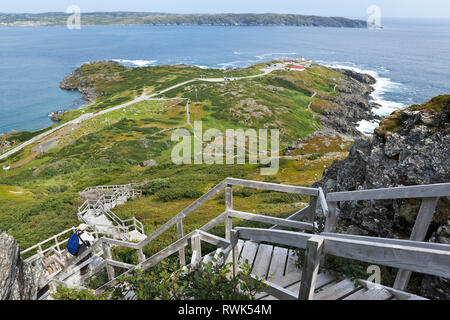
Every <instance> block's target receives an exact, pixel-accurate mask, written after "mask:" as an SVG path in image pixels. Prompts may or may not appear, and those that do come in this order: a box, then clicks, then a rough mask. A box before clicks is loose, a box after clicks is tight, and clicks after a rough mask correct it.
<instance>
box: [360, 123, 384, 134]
mask: <svg viewBox="0 0 450 320" xmlns="http://www.w3.org/2000/svg"><path fill="white" fill-rule="evenodd" d="M379 124H380V122H379V121H377V120H373V121H367V120H361V121H360V122H358V127H357V129H358V130H359V131H360V132H362V133H363V134H365V135H366V136H371V135H372V133H373V132H374V131H375V129H376V128H377V127H378V125H379Z"/></svg>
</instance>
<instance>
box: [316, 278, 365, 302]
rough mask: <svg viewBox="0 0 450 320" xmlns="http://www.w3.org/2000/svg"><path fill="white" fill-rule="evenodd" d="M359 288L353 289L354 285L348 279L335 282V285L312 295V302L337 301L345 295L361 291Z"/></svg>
mask: <svg viewBox="0 0 450 320" xmlns="http://www.w3.org/2000/svg"><path fill="white" fill-rule="evenodd" d="M361 288H362V287H361V286H360V285H358V286H357V287H355V283H354V282H353V281H351V280H349V279H345V280H342V281H339V282H337V283H336V284H334V285H332V286H330V287H328V288H326V289H324V290H323V291H321V292H319V293H317V294H315V295H314V300H339V299H343V298H345V297H346V296H347V295H349V294H351V293H353V292H356V291H358V290H361Z"/></svg>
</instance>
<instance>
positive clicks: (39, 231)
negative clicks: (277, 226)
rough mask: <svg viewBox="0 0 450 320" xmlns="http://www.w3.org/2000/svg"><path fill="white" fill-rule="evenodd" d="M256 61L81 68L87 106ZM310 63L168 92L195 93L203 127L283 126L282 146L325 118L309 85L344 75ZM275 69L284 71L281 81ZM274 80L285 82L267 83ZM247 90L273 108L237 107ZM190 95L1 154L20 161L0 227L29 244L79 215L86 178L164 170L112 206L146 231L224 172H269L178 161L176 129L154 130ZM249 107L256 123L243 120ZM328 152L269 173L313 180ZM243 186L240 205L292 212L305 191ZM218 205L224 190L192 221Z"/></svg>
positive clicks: (176, 117)
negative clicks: (40, 148) (92, 89)
mask: <svg viewBox="0 0 450 320" xmlns="http://www.w3.org/2000/svg"><path fill="white" fill-rule="evenodd" d="M260 67H262V65H258V66H252V67H250V68H246V69H242V70H232V71H223V70H217V69H207V70H204V69H199V68H195V67H188V66H158V67H148V68H136V69H130V68H125V67H123V66H120V65H117V64H114V63H92V64H88V65H84V66H83V67H82V68H81V69H80V72H81V77H82V80H83V81H87V82H89V83H92V84H94V85H95V86H96V88H97V93H98V94H99V96H98V98H97V101H96V103H95V104H93V105H92V106H90V107H88V108H85V109H84V111H85V112H92V111H93V110H99V109H104V108H107V107H110V106H113V105H115V104H118V103H122V102H123V101H126V99H131V98H132V97H133V96H134V95H135V94H136V93H138V92H143V91H144V90H145V91H146V92H149V93H151V92H156V91H159V90H161V89H163V88H167V87H169V86H171V85H174V84H177V83H180V82H183V81H185V80H189V79H192V78H194V77H199V76H201V75H203V76H205V77H224V76H227V77H235V76H246V75H252V74H258V73H260V71H259V68H260ZM312 69H313V70H311V71H310V70H308V71H305V72H302V73H289V72H285V71H277V72H275V73H274V74H273V75H269V76H266V77H263V78H257V79H252V80H242V81H237V82H233V83H226V84H222V83H202V82H196V83H192V84H189V85H187V86H185V87H180V88H177V89H175V90H173V91H170V92H168V93H167V94H166V95H165V97H176V96H183V97H185V98H189V99H191V104H190V111H191V122H192V123H194V121H196V120H203V130H204V132H205V131H206V130H207V129H209V128H218V129H219V130H225V129H237V128H244V129H247V128H255V129H259V128H263V127H267V128H278V129H281V144H282V148H285V147H286V146H288V145H289V144H290V143H291V142H292V141H294V140H297V139H299V138H302V137H305V136H306V135H308V134H310V133H313V132H314V131H315V130H317V128H320V124H319V123H318V122H317V121H316V120H315V118H314V114H313V113H312V112H311V111H309V110H308V109H307V106H308V104H309V102H310V101H311V98H310V96H311V92H312V91H311V90H315V91H320V90H324V91H323V92H322V91H320V92H321V94H322V95H327V94H329V93H328V91H329V90H328V89H329V87H333V86H334V81H331V80H327V79H331V78H338V77H339V74H337V73H334V72H333V71H330V70H329V69H326V68H316V67H314V68H312ZM309 73H312V74H309ZM279 77H282V78H283V79H287V80H283V81H280V79H279ZM75 80H76V79H74V81H75ZM327 81H328V82H330V84H329V85H327ZM283 85H284V86H285V87H282V86H283ZM274 86H280V88H282V90H280V91H277V90H273V89H271V88H273V87H274ZM196 89H197V90H196ZM248 98H251V99H253V100H254V101H255V103H256V104H257V105H260V106H263V107H261V109H263V110H268V112H262V113H261V116H258V117H257V116H255V115H253V114H252V112H254V111H252V110H250V109H248V108H247V107H244V108H242V113H241V114H236V113H235V114H233V110H236V108H237V107H236V106H237V105H238V104H239V103H240V102H241V101H242V100H245V99H248ZM185 105H186V101H182V102H180V103H179V104H176V103H172V102H167V101H144V102H139V103H136V104H133V105H131V106H128V107H127V108H125V109H124V110H122V109H120V110H116V111H114V112H110V113H108V114H106V115H100V116H97V117H95V118H93V119H90V120H87V121H84V122H82V123H80V124H78V125H76V126H72V127H73V130H72V129H71V127H69V128H67V129H65V131H64V130H61V131H60V132H58V133H56V135H57V136H58V139H59V140H58V142H59V145H58V147H57V148H55V149H53V150H50V151H49V152H48V153H46V154H34V153H33V152H31V148H33V147H34V146H29V147H27V148H25V149H23V150H22V151H20V152H18V153H17V154H15V155H13V156H11V157H9V158H8V159H5V160H3V161H0V165H3V164H5V163H9V164H17V163H19V164H20V165H18V167H16V168H14V169H11V170H10V171H1V172H0V185H1V186H4V187H3V189H1V188H0V228H1V229H2V230H5V231H8V232H9V233H11V234H12V235H13V236H14V237H16V238H17V240H18V241H19V243H20V245H21V247H22V248H25V247H27V246H30V245H32V244H35V243H37V242H39V241H41V240H44V239H46V238H47V237H50V236H51V235H53V234H55V233H58V232H60V231H62V230H64V229H66V228H69V227H72V226H73V225H76V224H78V223H79V222H78V221H77V218H76V211H77V208H78V206H79V205H81V202H82V199H80V198H79V194H78V193H79V192H80V191H81V190H83V189H84V188H86V187H89V186H96V185H103V184H127V183H130V182H138V183H143V184H147V185H148V184H149V183H150V184H151V183H152V182H154V181H159V180H160V179H164V180H166V183H167V186H166V187H164V188H160V189H158V190H155V191H154V192H153V193H151V194H148V195H147V196H145V197H142V198H141V199H139V200H136V201H131V202H129V203H127V204H126V205H124V206H122V207H119V208H116V209H115V210H114V211H115V212H116V211H117V213H118V214H119V215H120V216H122V217H124V218H126V217H131V216H136V217H137V218H138V219H140V220H141V221H143V222H144V223H145V225H146V230H147V234H148V233H149V232H151V231H152V230H156V228H157V227H158V226H160V225H162V224H163V223H165V222H167V221H168V220H169V219H170V218H171V217H173V216H174V215H176V214H177V213H178V212H180V211H181V210H183V209H184V208H185V207H186V206H188V205H189V204H190V203H191V202H192V201H193V199H196V198H198V197H199V196H201V195H202V194H204V193H205V192H207V191H208V190H209V188H211V187H212V186H214V185H216V184H217V183H219V182H220V181H221V180H223V179H224V178H226V177H235V178H243V179H253V180H267V179H268V178H267V177H265V176H261V175H260V166H259V165H248V164H247V165H180V166H178V165H174V164H172V162H171V160H170V155H171V150H172V148H173V146H174V145H175V143H174V142H172V141H171V140H170V135H171V131H168V132H165V133H163V134H157V135H155V133H156V132H158V131H159V130H162V129H166V128H172V127H176V126H181V125H183V124H184V123H185V122H186V119H187V116H186V108H185ZM81 114H82V110H73V111H69V112H67V113H66V114H65V115H64V120H63V121H69V120H71V119H73V118H76V117H78V116H80V115H81ZM249 114H250V120H251V123H250V122H249V123H248V124H245V121H246V119H248V118H246V117H247V115H249ZM36 134H38V133H31V134H30V133H26V134H25V133H24V134H18V135H16V137H17V139H19V138H18V137H21V138H20V139H24V137H27V136H29V135H36ZM312 153H317V152H312ZM149 159H154V160H156V162H157V165H156V166H154V167H150V168H144V167H143V166H142V163H143V162H144V161H146V160H149ZM332 160H333V159H325V160H322V159H315V160H314V161H309V160H307V159H304V160H302V161H294V160H287V159H281V161H280V166H281V167H280V171H279V172H278V174H277V175H276V176H275V177H272V178H271V179H270V180H271V181H273V182H278V183H288V184H295V185H311V184H312V183H313V182H314V181H316V180H317V179H320V176H321V174H322V171H323V169H324V166H328V165H329V164H331V162H332ZM158 179H159V180H158ZM9 188H12V189H11V190H23V194H21V195H18V194H12V193H10V192H9V191H11V190H10V189H9ZM238 192H242V197H240V196H239V194H238V196H237V198H236V205H237V206H240V205H241V206H242V209H243V210H244V209H245V211H249V212H259V213H266V214H272V215H277V216H286V215H288V214H290V213H292V211H293V210H295V209H293V208H292V204H293V203H296V202H302V201H307V199H298V198H290V197H287V196H286V195H269V194H267V193H257V192H256V193H253V192H251V191H248V190H247V191H244V190H242V191H238ZM221 212H223V199H221V198H220V197H219V198H217V199H214V200H212V201H211V202H210V203H208V205H206V206H204V207H202V208H200V209H199V211H198V212H196V213H195V214H193V215H192V216H190V217H188V218H186V221H185V224H186V230H194V229H195V228H198V227H200V226H201V225H203V224H204V223H206V222H207V221H209V220H210V219H211V218H212V217H215V216H216V215H217V214H220V213H221ZM164 237H167V238H164ZM164 237H163V238H161V239H159V240H158V241H156V242H155V243H154V246H155V247H154V248H149V249H148V250H149V253H150V252H151V251H152V250H156V248H157V247H158V245H161V244H167V241H171V240H173V234H170V233H168V234H167V235H165V236H164Z"/></svg>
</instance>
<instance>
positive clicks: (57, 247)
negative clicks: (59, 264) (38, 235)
mask: <svg viewBox="0 0 450 320" xmlns="http://www.w3.org/2000/svg"><path fill="white" fill-rule="evenodd" d="M54 239H55V243H56V250H58V253H59V254H60V255H62V251H61V247H60V245H59V242H58V237H57V236H55V237H54Z"/></svg>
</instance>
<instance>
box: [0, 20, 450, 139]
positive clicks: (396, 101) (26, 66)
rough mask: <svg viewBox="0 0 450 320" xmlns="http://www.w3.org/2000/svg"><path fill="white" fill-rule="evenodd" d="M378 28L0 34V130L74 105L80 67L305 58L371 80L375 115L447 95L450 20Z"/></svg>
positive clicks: (41, 123)
mask: <svg viewBox="0 0 450 320" xmlns="http://www.w3.org/2000/svg"><path fill="white" fill-rule="evenodd" d="M384 23H385V26H384V29H382V30H365V29H337V28H307V27H301V28H299V27H216V26H82V28H81V30H68V29H67V28H65V27H0V133H6V132H8V131H10V130H12V129H16V130H37V129H41V128H44V127H46V126H48V125H50V124H52V122H51V121H50V120H49V119H48V116H47V115H48V114H49V113H50V112H52V111H56V110H61V109H69V108H75V107H78V106H80V105H82V103H83V102H82V101H81V99H80V97H81V96H80V95H79V94H78V93H74V92H67V91H64V90H60V89H59V82H60V80H61V79H62V78H63V77H64V76H66V75H67V74H69V73H70V72H71V71H72V70H73V69H74V68H76V67H78V66H80V65H81V64H83V63H85V62H88V61H96V60H117V61H121V62H122V63H124V64H127V65H130V66H147V65H157V64H180V63H184V64H191V65H197V66H201V67H214V68H232V67H245V66H249V65H251V64H254V63H258V62H261V61H269V60H272V59H275V58H293V57H301V56H305V57H307V58H311V59H313V60H315V61H317V62H319V63H323V64H327V65H333V66H346V67H353V68H356V69H358V70H364V71H367V72H370V73H371V74H372V75H374V76H376V77H377V78H378V80H379V81H378V84H377V87H376V92H375V93H374V96H373V98H374V100H376V101H378V102H379V103H381V104H382V105H383V108H381V109H380V110H377V113H380V114H389V113H390V112H391V111H392V110H393V109H395V108H400V107H402V106H406V105H410V104H413V103H422V102H425V101H427V100H429V99H430V98H431V97H433V96H435V95H438V94H446V93H447V94H448V93H450V77H449V75H450V72H449V71H450V21H449V20H440V21H431V20H419V21H413V20H409V21H406V20H397V21H396V20H392V21H384Z"/></svg>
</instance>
